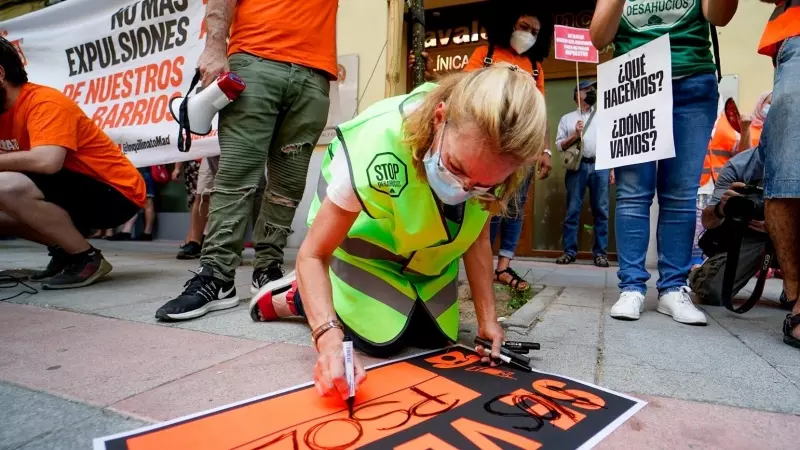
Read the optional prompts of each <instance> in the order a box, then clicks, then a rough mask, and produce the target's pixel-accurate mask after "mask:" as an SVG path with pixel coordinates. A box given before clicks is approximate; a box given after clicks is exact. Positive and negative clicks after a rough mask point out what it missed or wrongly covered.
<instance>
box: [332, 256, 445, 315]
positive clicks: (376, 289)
mask: <svg viewBox="0 0 800 450" xmlns="http://www.w3.org/2000/svg"><path fill="white" fill-rule="evenodd" d="M331 271H332V272H333V274H334V275H336V276H337V277H338V278H339V279H340V280H342V281H343V282H345V283H347V285H348V286H350V287H352V288H355V289H357V290H358V291H359V292H361V293H363V294H365V295H367V296H369V297H372V298H374V299H375V300H377V301H379V302H381V303H383V304H384V305H386V306H388V307H389V308H392V309H393V310H395V311H397V312H399V313H400V314H402V315H404V316H405V317H408V315H409V314H411V309H412V308H413V306H414V302H413V301H409V300H410V299H409V298H408V297H407V296H406V295H405V294H403V293H402V292H400V291H398V290H397V289H395V288H394V286H392V285H391V284H389V283H387V282H386V281H384V280H383V279H382V278H381V277H379V276H377V275H374V274H372V273H370V272H368V271H366V270H363V269H361V268H359V267H356V266H354V265H353V264H350V263H348V262H347V261H344V260H342V259H340V258H337V257H335V256H334V257H333V258H331ZM457 300H458V277H456V278H455V279H453V280H452V281H450V282H449V283H447V285H445V287H444V288H442V289H440V290H439V292H437V293H436V294H435V295H434V296H433V297H431V298H430V299H429V300H428V301H426V302H424V303H425V306H426V307H427V309H428V312H430V313H431V316H433V318H434V319H436V318H438V317H439V316H441V315H442V314H444V312H445V311H447V310H448V309H450V307H452V306H453V304H454V303H455V302H456V301H457Z"/></svg>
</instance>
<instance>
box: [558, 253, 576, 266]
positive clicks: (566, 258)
mask: <svg viewBox="0 0 800 450" xmlns="http://www.w3.org/2000/svg"><path fill="white" fill-rule="evenodd" d="M574 262H575V256H574V255H570V254H569V253H564V254H563V255H561V256H560V257H559V258H558V259H557V260H556V264H572V263H574Z"/></svg>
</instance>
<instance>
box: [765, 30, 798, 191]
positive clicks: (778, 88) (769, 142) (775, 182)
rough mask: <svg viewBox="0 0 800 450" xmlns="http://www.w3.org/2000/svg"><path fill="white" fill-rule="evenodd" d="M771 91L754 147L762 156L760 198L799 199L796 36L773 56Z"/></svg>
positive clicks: (786, 41) (782, 45) (784, 42)
mask: <svg viewBox="0 0 800 450" xmlns="http://www.w3.org/2000/svg"><path fill="white" fill-rule="evenodd" d="M776 61H777V67H776V68H775V87H774V90H773V91H772V106H770V109H769V114H768V115H767V120H766V121H765V122H764V130H763V132H762V133H761V140H760V141H759V143H758V146H759V151H761V152H763V156H764V197H766V198H800V164H798V163H797V159H798V158H800V82H798V79H799V78H800V36H798V37H793V38H789V39H786V40H785V41H783V43H782V44H781V46H780V47H779V49H778V54H777V55H776Z"/></svg>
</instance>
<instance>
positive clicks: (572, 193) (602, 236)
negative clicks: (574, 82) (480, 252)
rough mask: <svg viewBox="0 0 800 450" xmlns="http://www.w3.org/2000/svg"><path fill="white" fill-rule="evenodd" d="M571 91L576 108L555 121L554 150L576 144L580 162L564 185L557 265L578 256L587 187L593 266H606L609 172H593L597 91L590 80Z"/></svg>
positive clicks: (569, 172)
mask: <svg viewBox="0 0 800 450" xmlns="http://www.w3.org/2000/svg"><path fill="white" fill-rule="evenodd" d="M579 87H580V90H578V87H576V88H575V90H574V91H573V95H574V97H573V99H574V100H575V101H576V102H577V103H578V107H579V109H578V110H576V111H572V112H570V113H568V114H565V115H564V117H562V118H561V120H560V121H559V122H558V135H557V136H556V148H557V149H558V150H560V151H562V152H563V151H564V150H566V149H568V148H569V147H572V146H573V145H575V144H576V143H579V144H580V149H581V162H580V165H579V166H578V168H577V170H567V173H566V176H565V180H564V183H565V185H566V187H567V215H566V217H565V218H564V254H563V255H561V257H559V258H558V259H557V260H556V263H557V264H571V263H573V262H575V257H576V255H577V254H578V225H579V221H580V217H581V208H582V206H583V196H584V194H585V193H586V188H587V186H588V187H589V199H590V201H591V204H592V215H593V216H594V249H593V253H594V264H595V265H596V266H597V267H608V256H607V254H606V251H607V249H608V185H609V184H611V183H613V182H614V181H613V179H614V173H613V171H610V170H595V169H594V162H595V155H596V145H595V142H596V136H597V126H596V125H595V124H594V120H593V119H594V114H595V108H594V105H595V103H596V102H597V90H596V88H595V82H594V81H582V82H581V83H580V85H579Z"/></svg>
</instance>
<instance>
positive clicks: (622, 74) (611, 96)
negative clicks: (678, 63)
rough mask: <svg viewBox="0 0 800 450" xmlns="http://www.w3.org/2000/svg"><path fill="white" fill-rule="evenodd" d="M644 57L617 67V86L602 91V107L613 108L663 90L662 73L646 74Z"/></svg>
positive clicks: (661, 71)
mask: <svg viewBox="0 0 800 450" xmlns="http://www.w3.org/2000/svg"><path fill="white" fill-rule="evenodd" d="M645 57H646V55H641V56H639V57H636V58H634V59H631V60H629V61H625V62H623V63H622V64H620V65H619V68H618V73H617V83H619V84H618V85H616V86H614V87H612V88H611V89H607V90H604V91H603V106H604V108H605V109H609V108H613V107H615V106H619V105H622V104H624V103H628V102H632V101H634V100H638V99H640V98H644V97H647V96H648V95H653V94H656V93H658V92H661V90H662V89H663V88H664V71H663V70H659V71H657V72H654V73H649V74H648V73H647V61H646V60H645Z"/></svg>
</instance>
